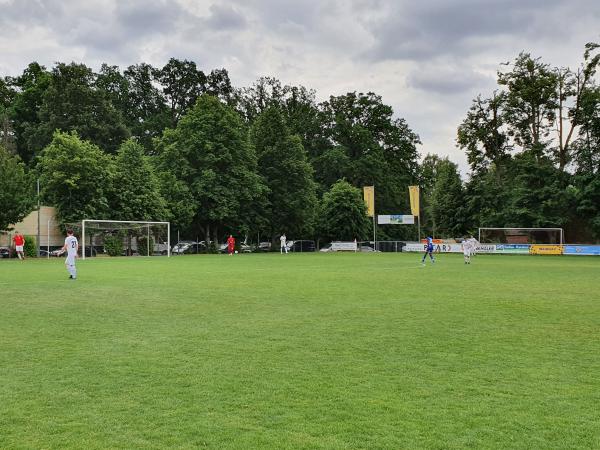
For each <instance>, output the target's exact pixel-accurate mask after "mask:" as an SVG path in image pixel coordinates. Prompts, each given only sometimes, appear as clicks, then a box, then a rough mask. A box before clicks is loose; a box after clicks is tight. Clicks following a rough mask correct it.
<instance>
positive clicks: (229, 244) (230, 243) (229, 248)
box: [227, 234, 235, 256]
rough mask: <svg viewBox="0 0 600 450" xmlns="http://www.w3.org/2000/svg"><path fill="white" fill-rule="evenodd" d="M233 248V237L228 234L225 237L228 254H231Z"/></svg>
mask: <svg viewBox="0 0 600 450" xmlns="http://www.w3.org/2000/svg"><path fill="white" fill-rule="evenodd" d="M234 249H235V238H234V237H233V236H232V235H231V234H230V235H229V237H228V238H227V251H228V252H229V256H231V255H233V251H234Z"/></svg>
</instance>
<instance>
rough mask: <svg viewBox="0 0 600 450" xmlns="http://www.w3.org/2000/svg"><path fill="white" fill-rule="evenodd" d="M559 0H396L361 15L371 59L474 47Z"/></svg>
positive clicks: (516, 31) (528, 23) (520, 28)
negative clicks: (382, 11)
mask: <svg viewBox="0 0 600 450" xmlns="http://www.w3.org/2000/svg"><path fill="white" fill-rule="evenodd" d="M559 3H560V1H559V0H545V1H542V0H531V1H529V2H521V1H518V0H503V1H496V2H492V1H475V0H459V1H452V2H448V1H441V0H438V1H429V2H425V3H423V2H421V3H416V2H402V3H401V4H394V6H391V7H390V8H389V11H388V14H386V15H385V17H383V18H380V19H376V20H372V21H368V20H367V21H366V26H367V28H369V29H370V30H371V31H372V33H373V36H374V38H375V41H376V42H375V44H374V45H373V47H372V48H371V49H370V50H369V53H368V55H369V57H370V58H372V59H374V60H387V59H407V60H425V59H429V58H432V57H435V56H438V55H447V54H454V55H457V54H462V53H468V52H477V51H479V50H481V49H482V48H487V47H488V39H489V38H494V37H496V38H497V37H499V36H512V35H523V34H527V33H528V32H529V31H531V28H532V27H533V26H534V25H535V24H536V21H535V20H534V19H535V16H536V14H539V13H540V12H543V11H548V10H552V9H553V7H554V6H556V5H558V4H559Z"/></svg>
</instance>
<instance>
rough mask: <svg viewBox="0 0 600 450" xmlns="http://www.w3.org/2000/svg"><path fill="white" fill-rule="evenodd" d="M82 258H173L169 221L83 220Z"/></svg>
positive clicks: (81, 237)
mask: <svg viewBox="0 0 600 450" xmlns="http://www.w3.org/2000/svg"><path fill="white" fill-rule="evenodd" d="M77 228H80V230H78V231H80V242H79V246H80V247H81V256H82V258H83V259H85V258H86V256H88V257H89V256H98V255H108V256H161V255H162V256H171V238H170V235H171V225H170V223H169V222H146V221H126V220H90V219H85V220H82V221H81V225H80V227H77Z"/></svg>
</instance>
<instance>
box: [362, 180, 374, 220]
mask: <svg viewBox="0 0 600 450" xmlns="http://www.w3.org/2000/svg"><path fill="white" fill-rule="evenodd" d="M363 197H364V199H365V204H366V205H367V215H368V216H369V217H373V216H374V215H375V186H365V187H363Z"/></svg>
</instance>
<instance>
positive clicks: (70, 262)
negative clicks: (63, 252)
mask: <svg viewBox="0 0 600 450" xmlns="http://www.w3.org/2000/svg"><path fill="white" fill-rule="evenodd" d="M65 264H66V265H67V266H74V265H75V256H73V255H69V256H67V259H65Z"/></svg>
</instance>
